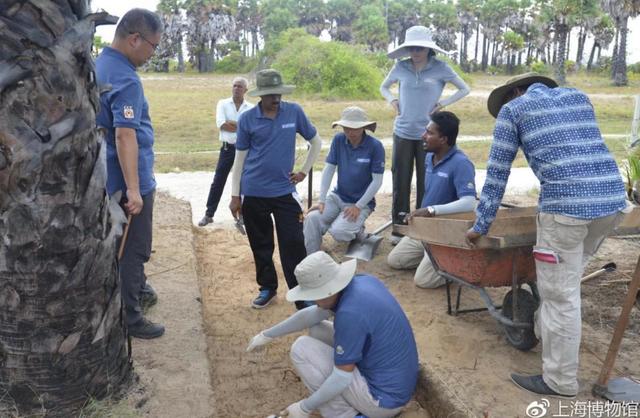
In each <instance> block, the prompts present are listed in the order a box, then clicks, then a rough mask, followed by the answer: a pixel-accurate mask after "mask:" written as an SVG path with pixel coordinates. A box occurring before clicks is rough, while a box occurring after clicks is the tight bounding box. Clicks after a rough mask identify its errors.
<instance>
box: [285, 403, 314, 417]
mask: <svg viewBox="0 0 640 418" xmlns="http://www.w3.org/2000/svg"><path fill="white" fill-rule="evenodd" d="M300 404H302V401H298V402H296V403H292V404H291V405H289V406H288V407H287V409H285V410H284V411H282V412H280V416H281V417H287V418H309V417H310V416H311V415H310V414H309V413H308V412H304V411H303V410H302V406H301V405H300Z"/></svg>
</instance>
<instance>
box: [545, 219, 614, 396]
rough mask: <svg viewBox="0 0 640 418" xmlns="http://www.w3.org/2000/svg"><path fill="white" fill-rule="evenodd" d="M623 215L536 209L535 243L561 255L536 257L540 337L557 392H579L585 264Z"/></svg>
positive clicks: (551, 384)
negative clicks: (574, 214) (576, 214)
mask: <svg viewBox="0 0 640 418" xmlns="http://www.w3.org/2000/svg"><path fill="white" fill-rule="evenodd" d="M622 217H623V214H622V213H619V214H614V215H611V216H607V217H604V218H599V219H593V220H585V219H576V218H570V217H567V216H563V215H553V214H549V213H539V214H538V219H537V227H538V232H537V247H538V248H544V249H548V250H552V251H554V252H555V253H556V254H557V255H558V256H559V257H560V262H559V263H558V264H552V263H548V262H542V261H538V260H536V275H537V285H538V290H539V292H540V307H539V308H538V311H537V312H536V327H535V328H536V334H537V335H538V338H540V339H541V340H542V377H543V379H544V381H545V383H546V384H547V385H548V386H549V387H550V388H551V389H553V390H554V391H556V392H558V393H561V394H565V395H575V394H576V393H578V353H579V351H580V337H581V326H582V318H581V314H580V279H581V278H582V273H583V271H584V266H586V264H587V262H588V260H589V257H590V256H592V255H593V254H594V253H595V252H596V251H597V250H598V248H599V247H600V244H602V241H604V238H605V237H606V236H607V235H608V234H609V233H610V232H611V230H613V228H615V227H616V226H617V225H618V223H619V222H620V221H621V220H622Z"/></svg>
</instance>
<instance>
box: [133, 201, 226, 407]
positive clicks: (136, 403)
mask: <svg viewBox="0 0 640 418" xmlns="http://www.w3.org/2000/svg"><path fill="white" fill-rule="evenodd" d="M190 212H191V208H190V206H189V204H188V203H187V202H185V201H182V200H178V199H175V198H171V197H169V196H167V195H163V194H159V195H157V197H156V204H155V206H154V231H153V234H154V235H153V253H152V256H151V260H150V261H149V263H147V265H146V268H145V271H146V274H147V279H148V281H149V283H151V285H152V286H153V287H154V289H155V290H156V292H157V293H158V299H159V302H158V304H157V305H156V306H154V307H152V308H151V309H150V310H149V312H147V314H146V316H147V317H148V318H149V319H151V320H153V321H155V322H159V323H162V324H164V325H165V327H166V332H165V335H164V336H162V337H161V338H158V339H154V340H140V339H133V347H132V352H133V359H134V369H135V372H136V374H137V375H138V376H139V384H138V385H136V386H135V388H134V390H133V393H132V394H131V395H130V396H129V399H128V402H129V404H130V405H131V406H132V407H133V408H135V410H137V411H138V412H139V413H140V415H142V416H148V417H153V418H165V417H166V418H175V417H190V418H204V417H210V416H211V413H212V411H213V390H212V389H213V387H212V385H211V381H210V374H209V361H208V358H207V354H206V348H207V347H206V344H207V343H206V340H205V333H204V332H203V324H202V302H201V298H200V291H199V288H198V279H197V275H196V258H195V254H194V249H193V232H192V228H191V222H190V221H191V213H190Z"/></svg>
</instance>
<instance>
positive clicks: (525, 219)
mask: <svg viewBox="0 0 640 418" xmlns="http://www.w3.org/2000/svg"><path fill="white" fill-rule="evenodd" d="M535 216H536V208H535V207H528V208H510V209H501V210H499V211H498V215H497V216H496V220H495V221H494V222H493V225H492V227H491V230H490V233H489V234H488V235H487V236H484V237H482V238H481V239H480V240H479V241H478V243H477V245H476V247H475V248H470V247H469V246H468V244H467V243H466V241H465V232H466V231H467V230H468V229H469V228H470V227H471V226H472V225H473V221H474V219H475V214H474V213H473V212H468V213H459V214H455V215H446V216H438V217H432V218H419V217H414V218H412V220H411V222H410V223H409V226H408V228H407V234H408V235H409V236H410V237H412V238H414V239H419V240H421V241H422V243H423V245H424V248H425V250H426V253H427V255H428V256H429V258H430V259H431V263H432V264H433V267H434V268H435V270H436V271H437V272H438V273H440V274H441V275H442V276H443V277H444V279H445V282H446V290H447V313H448V314H449V315H459V314H464V313H469V312H481V311H488V312H489V314H491V316H492V317H493V318H494V319H495V320H497V321H498V323H500V324H501V325H502V327H503V329H504V332H505V335H506V338H507V341H508V342H509V344H511V345H512V346H513V347H515V348H517V349H519V350H523V351H527V350H530V349H532V348H533V347H535V346H536V344H537V343H538V339H537V338H536V336H535V333H534V330H533V323H534V314H535V311H536V310H537V308H538V305H539V303H540V295H539V294H538V290H537V288H536V284H535V280H536V270H535V262H534V258H533V245H534V244H535V240H536V223H535ZM453 285H456V286H457V289H456V295H455V301H453V299H454V296H453V294H452V293H453V292H452V290H453V289H452V286H453ZM503 286H510V287H511V289H510V290H509V291H508V292H507V293H506V295H505V296H504V298H503V300H502V304H497V303H496V302H494V301H493V300H492V298H491V296H490V295H489V293H488V292H487V288H489V287H503ZM525 286H526V288H525ZM463 288H468V289H471V290H473V291H476V292H478V294H479V295H480V298H481V300H482V301H483V302H484V305H485V307H480V308H471V309H461V308H460V300H461V296H462V289H463ZM527 288H528V289H527Z"/></svg>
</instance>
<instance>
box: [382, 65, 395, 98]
mask: <svg viewBox="0 0 640 418" xmlns="http://www.w3.org/2000/svg"><path fill="white" fill-rule="evenodd" d="M395 69H396V67H395V66H394V67H393V68H392V69H391V71H389V74H387V77H386V78H385V79H384V81H383V82H382V84H381V85H380V94H382V97H384V99H385V100H386V101H387V102H388V103H391V102H392V101H394V100H397V98H396V96H394V95H393V93H391V90H390V87H391V86H392V85H393V83H395V82H396V81H398V80H396V78H395Z"/></svg>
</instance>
